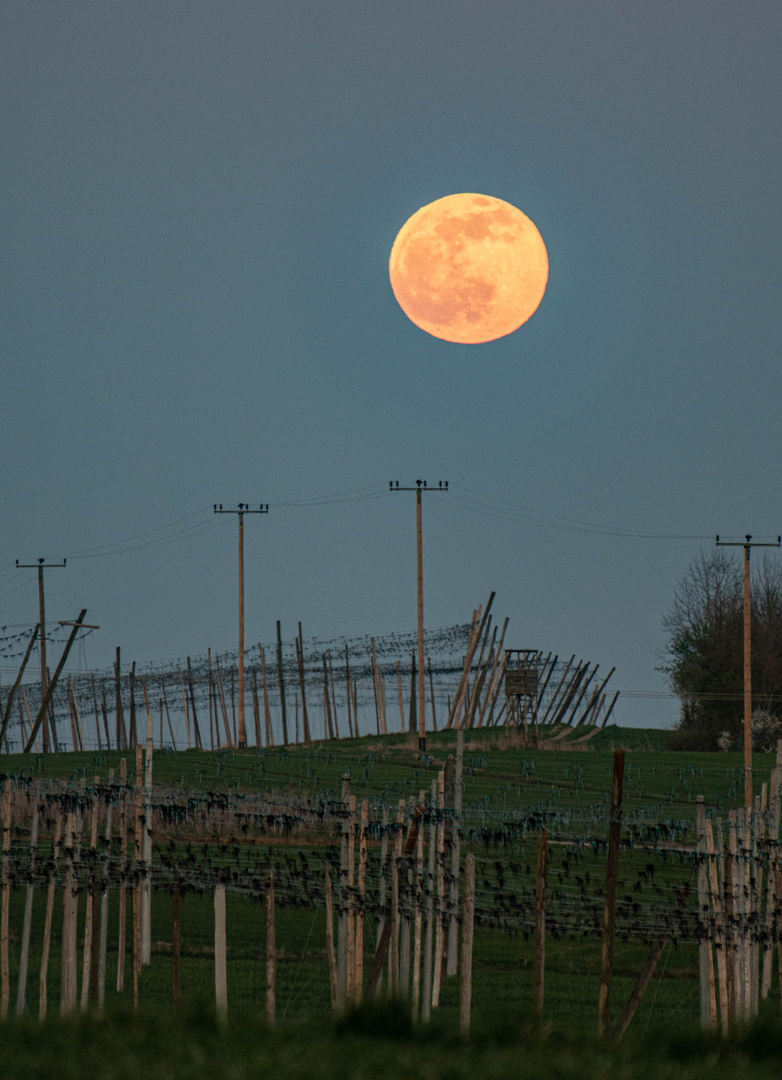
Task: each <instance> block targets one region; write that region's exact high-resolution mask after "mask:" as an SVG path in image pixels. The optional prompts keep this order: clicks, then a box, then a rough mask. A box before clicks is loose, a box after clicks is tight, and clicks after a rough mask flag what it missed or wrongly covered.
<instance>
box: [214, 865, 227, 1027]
mask: <svg viewBox="0 0 782 1080" xmlns="http://www.w3.org/2000/svg"><path fill="white" fill-rule="evenodd" d="M227 960H228V950H227V946H226V932H225V885H215V1007H216V1009H217V1018H218V1020H220V1021H221V1023H225V1021H226V1020H227V1018H228V965H227Z"/></svg>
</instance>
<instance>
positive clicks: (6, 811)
mask: <svg viewBox="0 0 782 1080" xmlns="http://www.w3.org/2000/svg"><path fill="white" fill-rule="evenodd" d="M12 799H13V789H12V786H11V781H10V780H6V782H5V784H4V785H3V914H2V920H1V921H0V927H1V928H0V1018H2V1019H3V1020H5V1018H6V1017H7V1016H8V1006H9V1004H10V1000H11V968H10V963H9V954H8V940H9V918H10V905H11V879H10V874H9V869H10V867H9V854H8V853H9V852H10V850H11V803H12Z"/></svg>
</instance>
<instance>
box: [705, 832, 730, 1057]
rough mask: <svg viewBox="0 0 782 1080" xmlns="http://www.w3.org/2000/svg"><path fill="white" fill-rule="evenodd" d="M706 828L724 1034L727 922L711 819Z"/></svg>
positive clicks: (725, 1031) (726, 1022)
mask: <svg viewBox="0 0 782 1080" xmlns="http://www.w3.org/2000/svg"><path fill="white" fill-rule="evenodd" d="M704 824H705V829H706V853H707V855H708V858H709V888H710V891H711V903H712V909H713V911H714V930H715V938H716V940H715V946H716V953H717V975H718V980H719V1000H720V1025H721V1029H722V1034H723V1036H727V1034H728V1031H729V1025H730V1021H729V1015H728V1014H729V1010H728V968H727V963H726V953H727V950H726V941H725V922H724V919H723V914H722V897H721V895H720V885H719V875H718V873H717V858H716V854H715V851H714V830H713V828H712V824H711V821H709V820H708V819H706V820H705V821H704Z"/></svg>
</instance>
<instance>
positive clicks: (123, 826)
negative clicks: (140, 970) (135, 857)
mask: <svg viewBox="0 0 782 1080" xmlns="http://www.w3.org/2000/svg"><path fill="white" fill-rule="evenodd" d="M119 783H120V791H119V838H120V886H119V942H118V944H117V993H118V994H121V993H122V992H123V990H124V989H125V952H126V943H127V922H128V915H127V911H128V885H127V881H126V876H127V872H128V798H127V795H128V791H127V784H128V759H127V758H122V760H121V761H120V763H119Z"/></svg>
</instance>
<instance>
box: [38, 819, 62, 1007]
mask: <svg viewBox="0 0 782 1080" xmlns="http://www.w3.org/2000/svg"><path fill="white" fill-rule="evenodd" d="M54 821H55V824H54V846H53V851H52V869H51V872H50V874H49V890H48V892H47V894H46V920H45V922H44V927H43V946H42V949H41V974H40V981H39V998H38V1019H39V1020H45V1019H46V1010H47V1006H48V993H47V991H48V976H49V952H50V949H51V944H52V917H53V915H54V892H55V889H56V887H57V860H58V859H59V857H60V838H61V836H62V811H61V810H60V808H59V806H58V807H57V809H56V811H55V818H54Z"/></svg>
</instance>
